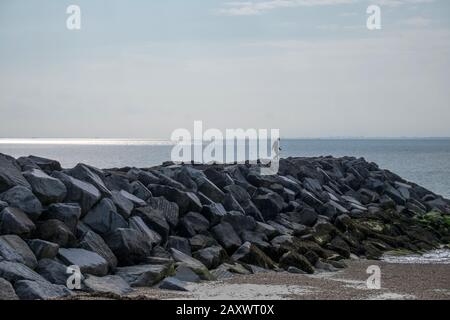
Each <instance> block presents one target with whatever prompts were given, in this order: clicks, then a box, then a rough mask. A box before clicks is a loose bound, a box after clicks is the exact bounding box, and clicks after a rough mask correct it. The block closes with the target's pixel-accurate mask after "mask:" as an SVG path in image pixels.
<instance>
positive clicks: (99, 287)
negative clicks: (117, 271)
mask: <svg viewBox="0 0 450 320" xmlns="http://www.w3.org/2000/svg"><path fill="white" fill-rule="evenodd" d="M83 284H84V287H85V289H86V290H87V291H88V292H92V293H96V294H114V295H117V296H123V295H126V294H128V293H130V292H132V291H133V289H132V288H131V287H130V285H129V284H128V283H127V282H126V281H125V280H124V279H123V278H122V277H119V276H116V275H109V276H105V277H96V276H93V275H88V276H87V277H86V279H84V281H83Z"/></svg>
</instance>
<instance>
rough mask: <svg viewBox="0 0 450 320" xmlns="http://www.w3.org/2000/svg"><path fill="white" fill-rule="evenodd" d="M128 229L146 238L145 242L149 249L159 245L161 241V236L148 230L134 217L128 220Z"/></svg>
mask: <svg viewBox="0 0 450 320" xmlns="http://www.w3.org/2000/svg"><path fill="white" fill-rule="evenodd" d="M128 222H129V224H130V228H131V229H134V230H136V231H139V232H141V233H142V234H143V235H144V237H146V238H147V242H148V243H149V244H150V246H151V247H155V246H157V245H159V244H160V243H161V241H162V238H161V236H160V235H159V234H158V233H157V232H155V231H153V230H152V229H150V228H149V227H148V226H147V225H146V224H145V222H144V220H142V218H141V217H138V216H134V217H131V218H130V219H129V221H128Z"/></svg>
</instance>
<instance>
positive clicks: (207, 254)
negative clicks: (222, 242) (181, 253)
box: [193, 246, 228, 269]
mask: <svg viewBox="0 0 450 320" xmlns="http://www.w3.org/2000/svg"><path fill="white" fill-rule="evenodd" d="M193 257H194V258H195V259H197V260H198V261H200V262H201V263H203V264H204V265H205V266H206V267H207V268H208V269H213V268H216V267H218V266H219V265H220V264H221V263H222V262H223V261H224V260H225V259H226V258H228V255H227V253H226V251H225V250H224V249H223V248H222V247H221V246H214V247H209V248H205V249H200V250H198V251H196V252H194V253H193Z"/></svg>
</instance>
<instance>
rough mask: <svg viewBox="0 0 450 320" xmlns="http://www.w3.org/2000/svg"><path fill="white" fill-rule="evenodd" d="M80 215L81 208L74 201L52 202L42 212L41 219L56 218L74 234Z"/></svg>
mask: <svg viewBox="0 0 450 320" xmlns="http://www.w3.org/2000/svg"><path fill="white" fill-rule="evenodd" d="M80 217H81V208H80V206H79V205H78V204H76V203H54V204H51V205H50V206H49V207H48V208H47V211H45V212H44V213H43V219H45V220H49V219H56V220H59V221H62V222H63V223H64V224H65V225H66V226H67V227H68V228H69V229H70V231H72V233H74V234H75V232H76V229H77V225H78V220H79V219H80Z"/></svg>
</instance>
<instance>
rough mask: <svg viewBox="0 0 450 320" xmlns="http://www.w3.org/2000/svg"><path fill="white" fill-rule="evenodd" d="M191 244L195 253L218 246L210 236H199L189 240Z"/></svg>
mask: <svg viewBox="0 0 450 320" xmlns="http://www.w3.org/2000/svg"><path fill="white" fill-rule="evenodd" d="M189 244H190V245H191V248H192V250H193V251H197V250H200V249H204V248H207V247H212V246H217V245H218V242H217V241H216V240H215V239H214V238H212V237H210V236H207V235H204V234H197V235H195V236H193V237H192V238H190V239H189Z"/></svg>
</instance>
